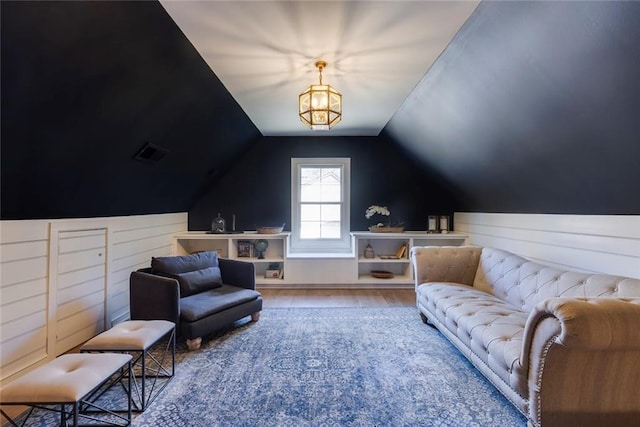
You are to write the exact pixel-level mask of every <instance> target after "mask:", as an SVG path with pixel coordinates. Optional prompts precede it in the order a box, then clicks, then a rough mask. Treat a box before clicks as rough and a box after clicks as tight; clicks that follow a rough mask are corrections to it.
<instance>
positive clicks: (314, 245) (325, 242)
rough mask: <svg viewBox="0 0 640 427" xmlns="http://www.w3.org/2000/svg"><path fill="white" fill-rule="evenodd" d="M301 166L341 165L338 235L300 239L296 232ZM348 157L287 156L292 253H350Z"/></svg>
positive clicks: (299, 204) (299, 201) (349, 176)
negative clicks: (288, 162)
mask: <svg viewBox="0 0 640 427" xmlns="http://www.w3.org/2000/svg"><path fill="white" fill-rule="evenodd" d="M303 167H329V168H340V169H341V171H342V172H341V202H340V237H339V238H313V239H309V238H306V239H303V238H301V236H300V228H301V225H300V219H301V218H300V210H301V206H302V204H303V203H302V202H301V200H300V197H301V185H300V179H301V170H302V168H303ZM350 205H351V159H350V158H348V157H313V158H311V157H309V158H307V157H292V158H291V237H290V243H289V248H288V249H289V253H290V254H292V255H295V254H310V253H313V254H334V255H335V254H351V253H352V236H351V225H350Z"/></svg>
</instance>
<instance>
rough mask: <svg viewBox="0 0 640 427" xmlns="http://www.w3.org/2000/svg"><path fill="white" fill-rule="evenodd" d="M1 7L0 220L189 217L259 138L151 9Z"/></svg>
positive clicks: (131, 5)
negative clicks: (144, 154) (152, 151)
mask: <svg viewBox="0 0 640 427" xmlns="http://www.w3.org/2000/svg"><path fill="white" fill-rule="evenodd" d="M0 7H1V14H2V27H1V28H2V37H1V39H2V89H1V90H2V136H1V138H2V142H1V148H2V154H1V161H2V164H1V170H2V179H1V181H2V201H1V217H2V219H33V218H71V217H92V216H112V215H128V214H145V213H163V212H184V211H188V210H189V209H190V208H191V206H192V205H193V204H194V203H195V202H196V200H197V199H198V198H199V197H200V196H201V195H202V192H203V191H204V189H205V188H207V185H208V184H209V182H210V181H211V180H215V179H216V176H218V175H219V174H220V173H221V172H222V171H224V170H225V169H226V168H228V167H229V165H231V164H232V163H233V160H234V159H235V158H236V157H238V156H240V155H241V153H242V152H243V151H244V150H245V149H247V148H248V147H249V146H250V145H251V144H252V143H254V141H255V140H256V139H257V138H259V137H260V133H259V132H258V130H257V129H256V127H255V126H254V125H253V123H252V122H251V121H250V120H249V118H248V117H247V116H246V114H245V113H244V111H243V110H242V109H241V108H240V107H239V106H238V105H237V103H236V102H235V100H234V99H233V98H232V97H231V95H230V94H229V93H228V92H227V90H226V89H225V87H224V86H223V85H222V84H221V83H220V81H219V80H218V79H217V77H216V76H215V75H214V74H213V72H212V71H211V69H210V68H209V67H208V65H207V64H206V63H205V62H204V61H203V60H202V58H201V57H200V55H199V54H198V53H197V51H196V50H195V49H194V48H193V46H192V45H191V43H190V42H189V41H188V40H187V39H186V38H185V37H184V35H183V34H182V32H181V31H180V29H179V28H178V27H177V26H176V25H175V23H174V22H173V20H171V18H170V17H169V16H168V14H167V13H166V12H165V10H164V9H163V8H162V6H161V5H160V4H159V3H156V2H93V1H86V2H7V1H2V2H1V3H0ZM146 142H151V143H154V144H157V145H158V146H161V147H163V148H166V149H168V150H169V153H168V154H167V155H166V156H165V157H164V158H163V159H162V160H160V161H159V162H158V163H156V164H147V163H141V162H138V161H135V160H133V156H134V155H135V154H136V152H137V151H138V150H139V149H140V147H142V145H143V144H144V143H146Z"/></svg>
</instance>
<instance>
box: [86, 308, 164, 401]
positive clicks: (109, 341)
mask: <svg viewBox="0 0 640 427" xmlns="http://www.w3.org/2000/svg"><path fill="white" fill-rule="evenodd" d="M175 330H176V327H175V324H174V323H173V322H169V321H167V320H129V321H126V322H122V323H119V324H117V325H115V326H114V327H113V328H111V329H109V330H107V331H104V332H102V333H101V334H99V335H97V336H95V337H93V338H92V339H90V340H89V341H87V342H86V343H85V344H84V345H83V346H82V347H81V348H80V352H81V353H87V352H92V353H95V352H99V353H105V352H107V353H129V354H132V355H133V356H134V359H133V367H134V369H133V373H134V378H133V389H134V390H135V393H133V397H132V401H133V404H134V406H135V409H134V410H135V411H136V412H141V411H144V410H145V409H146V408H147V407H148V406H149V405H150V404H151V402H153V400H155V398H156V397H158V395H159V394H160V392H162V390H164V388H165V387H166V386H167V384H168V383H169V381H170V380H171V378H173V375H174V374H175V358H176V334H175ZM163 339H165V340H166V343H165V342H162V341H163ZM152 348H153V349H157V350H158V351H157V353H159V354H154V353H153V352H151V351H150V350H151V349H152ZM168 359H170V360H168ZM169 363H170V364H171V366H168V365H169ZM159 379H161V381H158V380H159ZM138 383H140V384H139V385H138Z"/></svg>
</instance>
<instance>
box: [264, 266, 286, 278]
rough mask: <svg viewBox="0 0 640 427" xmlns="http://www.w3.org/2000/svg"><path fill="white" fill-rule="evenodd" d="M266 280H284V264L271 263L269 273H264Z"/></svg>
mask: <svg viewBox="0 0 640 427" xmlns="http://www.w3.org/2000/svg"><path fill="white" fill-rule="evenodd" d="M264 277H265V279H282V278H283V277H284V275H283V273H282V264H280V263H279V262H270V263H269V267H268V268H267V271H266V272H265V273H264Z"/></svg>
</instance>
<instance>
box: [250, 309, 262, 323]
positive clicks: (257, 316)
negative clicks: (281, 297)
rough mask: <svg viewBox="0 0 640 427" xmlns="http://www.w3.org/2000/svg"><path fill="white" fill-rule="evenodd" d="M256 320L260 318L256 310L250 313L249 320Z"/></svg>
mask: <svg viewBox="0 0 640 427" xmlns="http://www.w3.org/2000/svg"><path fill="white" fill-rule="evenodd" d="M258 320H260V312H259V311H256V312H255V313H253V314H252V315H251V321H252V322H257V321H258Z"/></svg>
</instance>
